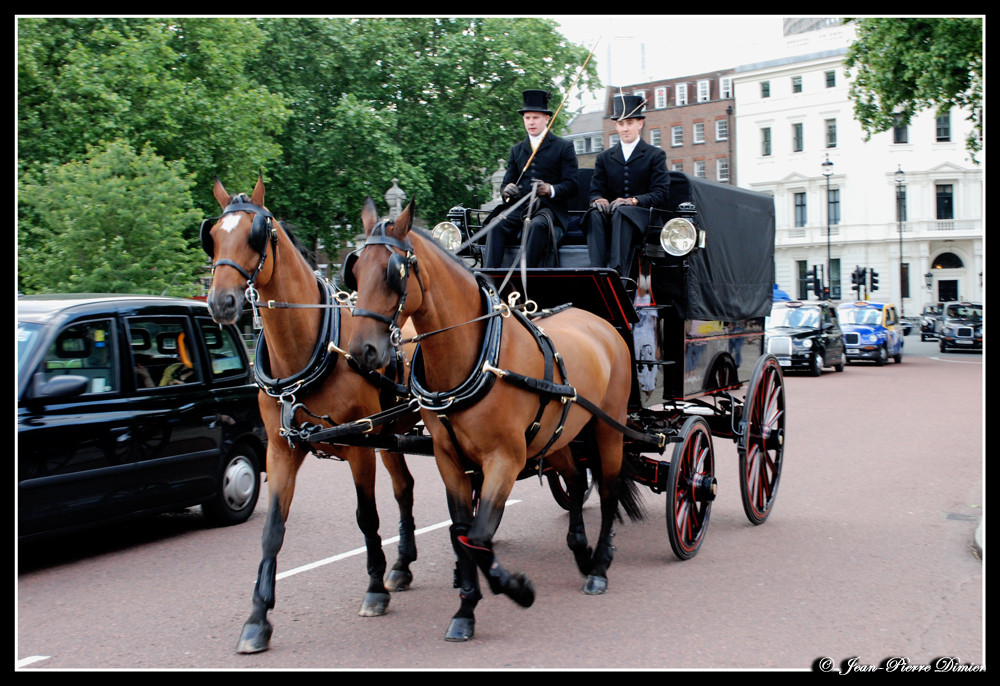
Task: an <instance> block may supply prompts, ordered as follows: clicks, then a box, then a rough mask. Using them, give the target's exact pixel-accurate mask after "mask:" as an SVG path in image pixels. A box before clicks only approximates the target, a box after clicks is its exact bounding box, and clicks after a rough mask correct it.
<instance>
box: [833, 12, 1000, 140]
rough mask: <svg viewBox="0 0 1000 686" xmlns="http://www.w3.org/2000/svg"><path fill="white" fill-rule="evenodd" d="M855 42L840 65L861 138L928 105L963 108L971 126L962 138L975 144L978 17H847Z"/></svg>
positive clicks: (979, 90)
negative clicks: (848, 77) (847, 80)
mask: <svg viewBox="0 0 1000 686" xmlns="http://www.w3.org/2000/svg"><path fill="white" fill-rule="evenodd" d="M850 21H853V22H854V23H855V24H856V25H857V40H856V41H855V42H854V43H853V44H852V45H851V46H850V47H849V48H848V51H847V57H846V58H845V60H844V64H845V66H846V67H847V72H848V74H849V75H851V74H852V72H855V74H854V76H853V82H852V84H851V90H850V97H851V99H853V100H854V114H855V118H856V119H857V120H858V121H859V122H860V123H861V126H862V128H863V129H864V130H865V132H866V134H867V136H868V137H869V138H870V137H871V135H872V134H873V133H878V132H881V131H887V130H889V129H890V128H892V126H893V124H894V122H895V117H896V115H897V114H898V115H901V116H902V118H903V121H904V123H907V124H908V123H909V122H910V120H911V118H912V117H913V115H914V114H915V113H916V112H919V111H921V110H926V109H931V108H933V109H934V110H935V111H937V112H942V113H943V112H947V111H949V110H950V109H952V108H956V107H957V108H962V109H964V110H966V111H967V112H969V113H970V114H969V119H970V120H971V121H972V122H973V124H974V127H975V130H974V131H973V133H972V134H971V135H970V136H969V138H968V139H967V141H966V147H967V149H968V150H969V152H970V153H972V154H973V159H975V153H976V152H978V151H979V150H980V149H981V148H982V145H981V138H982V124H983V122H982V98H983V21H982V19H981V18H931V17H927V18H922V17H921V18H892V19H852V20H850Z"/></svg>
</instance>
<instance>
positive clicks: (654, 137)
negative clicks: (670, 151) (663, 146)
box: [649, 129, 660, 148]
mask: <svg viewBox="0 0 1000 686" xmlns="http://www.w3.org/2000/svg"><path fill="white" fill-rule="evenodd" d="M649 144H650V145H652V146H653V147H655V148H658V147H660V130H659V129H652V130H651V131H650V132H649Z"/></svg>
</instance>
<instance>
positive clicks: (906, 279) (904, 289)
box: [900, 262, 910, 298]
mask: <svg viewBox="0 0 1000 686" xmlns="http://www.w3.org/2000/svg"><path fill="white" fill-rule="evenodd" d="M900 269H901V271H902V272H903V273H902V276H901V277H900V278H902V280H903V281H902V283H901V284H900V295H901V296H902V297H904V298H909V297H910V263H909V262H904V263H903V264H902V265H901V266H900Z"/></svg>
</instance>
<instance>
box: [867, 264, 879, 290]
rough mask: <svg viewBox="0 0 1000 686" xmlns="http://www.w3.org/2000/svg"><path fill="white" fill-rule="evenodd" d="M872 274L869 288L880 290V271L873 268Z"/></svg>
mask: <svg viewBox="0 0 1000 686" xmlns="http://www.w3.org/2000/svg"><path fill="white" fill-rule="evenodd" d="M870 274H871V281H870V283H869V285H868V290H870V291H871V292H872V293H874V292H875V291H877V290H878V272H877V271H875V270H874V269H872V270H871V272H870Z"/></svg>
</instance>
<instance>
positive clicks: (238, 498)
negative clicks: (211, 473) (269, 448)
mask: <svg viewBox="0 0 1000 686" xmlns="http://www.w3.org/2000/svg"><path fill="white" fill-rule="evenodd" d="M258 462H259V461H258V460H257V455H256V452H255V451H254V450H253V448H251V447H250V446H247V445H237V446H236V447H235V448H233V450H232V452H231V453H230V454H229V456H228V457H227V458H226V460H225V464H224V465H223V467H222V472H221V473H220V474H219V477H218V478H219V483H218V490H219V492H218V493H217V494H216V496H215V498H214V499H212V500H210V501H209V502H207V503H204V504H203V505H202V512H204V514H205V517H206V518H207V519H208V520H209V522H211V523H212V524H213V525H215V526H231V525H233V524H242V523H243V522H245V521H246V520H247V519H249V518H250V515H251V514H253V511H254V508H255V507H256V506H257V496H258V495H259V494H260V470H259V468H258V466H257V465H258Z"/></svg>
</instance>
